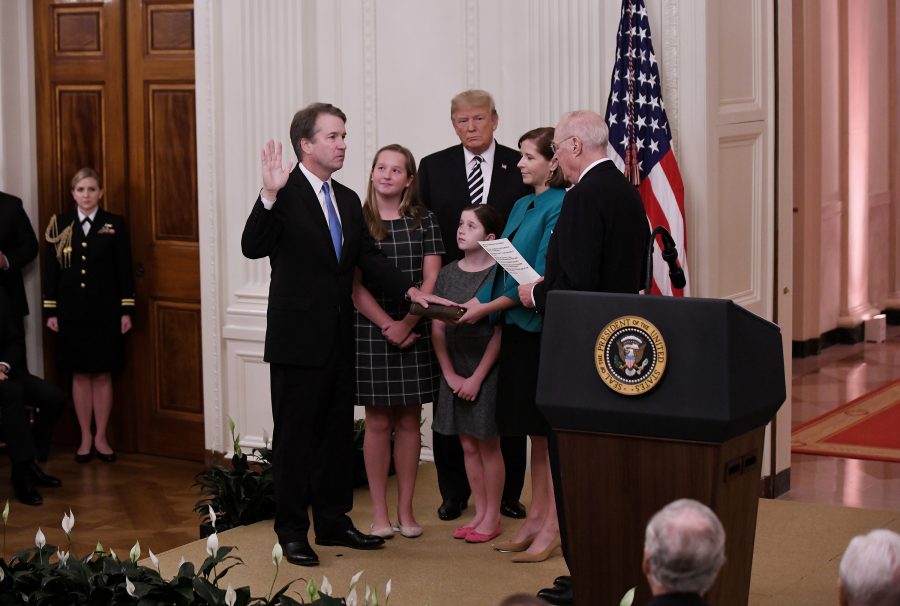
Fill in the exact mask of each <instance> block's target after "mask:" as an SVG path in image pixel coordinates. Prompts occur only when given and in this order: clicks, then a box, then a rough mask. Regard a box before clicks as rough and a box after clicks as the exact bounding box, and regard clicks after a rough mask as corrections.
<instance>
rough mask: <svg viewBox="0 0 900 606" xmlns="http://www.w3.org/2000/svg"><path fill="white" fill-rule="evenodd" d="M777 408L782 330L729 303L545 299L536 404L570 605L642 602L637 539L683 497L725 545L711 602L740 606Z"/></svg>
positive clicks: (595, 296) (556, 295)
mask: <svg viewBox="0 0 900 606" xmlns="http://www.w3.org/2000/svg"><path fill="white" fill-rule="evenodd" d="M648 327H649V328H648ZM642 341H643V343H642ZM651 354H652V355H651ZM643 360H646V363H644V362H643ZM642 364H643V367H641V365H642ZM662 366H664V367H665V368H664V370H661V367H662ZM638 369H640V370H638ZM611 371H612V372H611ZM626 371H630V374H628V373H627V372H626ZM651 375H652V376H651ZM620 379H621V380H620ZM643 379H646V381H644V382H642V380H643ZM648 386H649V387H648ZM631 392H637V395H629V393H631ZM784 399H785V386H784V364H783V358H782V345H781V336H780V330H779V328H778V327H777V326H776V325H774V324H772V323H770V322H768V321H766V320H764V319H762V318H759V317H757V316H755V315H753V314H751V313H750V312H747V311H746V310H744V309H743V308H741V307H739V306H737V305H735V304H734V303H732V302H731V301H724V300H717V299H694V298H671V297H652V296H639V295H615V294H605V293H577V292H565V291H562V292H552V293H550V295H549V297H548V300H547V312H546V318H545V322H544V330H543V336H542V341H541V364H540V376H539V382H538V394H537V401H538V405H539V407H540V408H541V410H542V412H543V413H544V415H545V416H546V417H547V420H548V421H549V422H550V425H551V426H552V427H553V428H554V431H555V432H556V437H557V445H558V461H556V462H555V463H556V464H558V467H559V477H560V478H561V483H560V484H561V485H560V486H559V487H557V488H558V489H560V490H561V492H562V495H563V501H564V507H565V524H566V530H567V535H568V555H569V563H570V566H571V568H572V570H571V572H572V576H573V579H574V589H575V603H576V604H591V605H594V604H597V605H617V604H618V603H619V600H620V598H621V597H622V595H623V594H624V593H625V592H626V591H627V590H628V589H630V588H631V587H634V586H637V588H638V590H637V594H636V596H635V601H634V603H635V604H642V603H643V602H645V601H646V600H648V599H649V598H650V590H649V588H648V586H647V583H646V580H645V579H644V576H643V573H642V572H641V561H642V554H643V544H644V529H645V527H646V524H647V522H648V521H649V519H650V517H651V516H652V515H653V514H654V513H655V512H656V511H658V510H659V509H660V508H662V507H663V506H664V505H666V504H667V503H669V502H671V501H674V500H675V499H678V498H684V497H687V498H692V499H696V500H698V501H700V502H702V503H705V504H706V505H708V506H709V507H710V508H712V509H713V510H714V511H715V512H716V514H717V515H718V516H719V519H720V520H721V521H722V525H723V526H724V527H725V532H726V536H727V539H726V557H727V562H726V564H725V566H724V567H723V568H722V571H721V572H720V573H719V577H718V580H717V581H716V583H715V585H713V587H712V589H711V590H710V593H709V602H710V603H711V604H737V605H741V604H744V605H745V604H747V600H748V595H749V588H750V569H751V565H752V560H753V542H754V538H755V531H756V513H757V505H758V494H759V483H760V470H761V463H762V454H763V439H764V434H765V425H766V423H768V421H769V420H771V418H772V417H773V416H774V415H775V413H776V412H777V410H778V408H779V407H780V405H781V404H782V403H783V402H784Z"/></svg>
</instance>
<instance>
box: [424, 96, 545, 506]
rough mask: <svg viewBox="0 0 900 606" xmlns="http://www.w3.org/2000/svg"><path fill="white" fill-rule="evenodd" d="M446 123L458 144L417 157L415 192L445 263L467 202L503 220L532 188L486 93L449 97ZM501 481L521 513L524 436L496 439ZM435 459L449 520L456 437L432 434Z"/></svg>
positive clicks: (459, 467) (462, 499)
mask: <svg viewBox="0 0 900 606" xmlns="http://www.w3.org/2000/svg"><path fill="white" fill-rule="evenodd" d="M450 123H451V125H452V126H453V130H454V131H455V133H456V136H457V137H458V138H459V144H458V145H453V146H451V147H448V148H446V149H443V150H441V151H438V152H435V153H433V154H429V155H427V156H425V157H424V158H422V161H421V162H420V164H419V174H418V177H417V180H418V182H419V197H420V199H421V200H422V203H423V204H425V206H427V207H428V208H429V209H431V211H432V212H434V214H435V215H436V216H437V219H438V224H439V225H440V226H441V234H442V235H443V238H444V250H445V251H446V253H445V254H444V259H443V262H444V265H447V264H448V263H451V262H453V261H456V260H458V259H459V258H460V257H461V256H462V255H461V252H460V250H459V248H458V247H457V245H456V229H457V225H458V223H459V215H460V213H461V212H462V210H463V208H465V207H466V206H468V205H469V204H487V205H488V206H491V207H493V208H495V209H497V210H498V211H500V214H501V215H502V217H503V221H506V218H507V217H508V216H509V211H510V210H511V209H512V207H513V204H515V202H516V200H518V199H519V198H521V197H522V196H524V195H525V194H528V193H530V192H531V188H530V187H528V186H527V185H525V184H524V183H522V176H521V174H520V173H519V171H518V170H517V169H516V162H518V161H519V153H518V152H517V151H516V150H514V149H512V148H509V147H506V146H505V145H501V144H500V143H498V142H497V141H496V140H495V139H494V132H495V131H496V130H497V126H498V125H499V123H500V116H499V114H498V113H497V108H496V106H495V104H494V99H493V98H492V97H491V95H490V93H488V92H487V91H483V90H467V91H463V92H461V93H459V94H458V95H456V96H455V97H453V99H451V101H450ZM500 446H501V449H502V451H503V461H504V467H505V470H506V474H505V477H506V480H505V482H504V485H503V498H502V501H501V503H500V513H501V514H503V515H505V516H507V517H511V518H524V517H525V507H524V506H523V505H522V503H521V502H520V501H519V498H520V496H521V494H522V486H523V485H524V482H525V463H526V441H525V437H524V436H508V437H503V438H501V439H500ZM434 463H435V467H436V468H437V474H438V487H439V489H440V491H441V498H442V502H441V505H440V507H439V508H438V517H439V518H440V519H442V520H454V519H456V518H458V517H459V516H460V515H462V511H463V510H464V509H465V508H466V507H467V504H468V498H469V494H470V492H471V491H470V490H469V485H468V481H467V479H466V471H465V464H464V462H463V453H462V449H461V448H460V443H459V440H457V439H456V437H455V436H443V435H440V434H438V435H436V436H434Z"/></svg>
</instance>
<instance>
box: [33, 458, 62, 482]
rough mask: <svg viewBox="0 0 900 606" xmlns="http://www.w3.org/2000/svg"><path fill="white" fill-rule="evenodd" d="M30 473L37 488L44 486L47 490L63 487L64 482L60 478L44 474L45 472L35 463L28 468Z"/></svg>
mask: <svg viewBox="0 0 900 606" xmlns="http://www.w3.org/2000/svg"><path fill="white" fill-rule="evenodd" d="M28 472H29V473H30V474H31V481H32V482H34V485H35V486H43V487H45V488H59V487H60V486H62V481H61V480H60V479H59V478H55V477H53V476H51V475H49V474H46V473H44V470H43V469H41V468H40V466H38V464H37V463H36V462H34V461H32V462H31V464H30V465H29V466H28Z"/></svg>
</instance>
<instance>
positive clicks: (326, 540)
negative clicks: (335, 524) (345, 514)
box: [316, 526, 384, 549]
mask: <svg viewBox="0 0 900 606" xmlns="http://www.w3.org/2000/svg"><path fill="white" fill-rule="evenodd" d="M316 545H325V546H328V547H334V546H336V547H349V548H350V549H378V548H379V547H382V546H383V545H384V539H382V538H381V537H376V536H375V535H373V534H363V533H362V532H360V531H358V530H357V529H356V528H354V527H353V526H351V527H350V528H348V529H347V530H344V531H343V532H339V533H337V534H332V535H326V536H318V535H317V536H316Z"/></svg>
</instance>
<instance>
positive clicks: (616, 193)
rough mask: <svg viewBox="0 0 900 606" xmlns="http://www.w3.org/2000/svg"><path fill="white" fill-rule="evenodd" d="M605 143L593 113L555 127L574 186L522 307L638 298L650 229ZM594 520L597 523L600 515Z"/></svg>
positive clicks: (561, 591)
mask: <svg viewBox="0 0 900 606" xmlns="http://www.w3.org/2000/svg"><path fill="white" fill-rule="evenodd" d="M608 142H609V129H608V128H607V126H606V124H605V123H604V122H603V118H602V117H601V116H600V115H598V114H597V113H595V112H591V111H574V112H570V113H567V114H565V115H563V116H562V118H560V120H559V123H558V124H557V125H556V132H555V134H554V140H553V142H552V143H551V146H552V149H553V151H554V154H555V155H554V157H555V158H556V160H557V161H558V162H559V168H560V170H562V172H563V176H564V177H565V178H566V179H567V180H568V181H569V182H571V183H574V184H575V185H574V186H573V187H572V188H571V189H570V190H569V191H568V192H566V196H565V198H564V200H563V207H562V210H561V211H560V213H559V220H558V221H557V223H556V228H555V229H554V230H553V234H552V235H551V236H550V244H549V246H548V248H547V271H546V273H545V275H544V277H543V278H542V279H539V280H538V281H537V282H533V283H531V284H523V285H520V286H519V299H520V301H521V302H522V305H523V306H524V307H527V308H534V309H536V310H537V311H538V312H539V313H544V310H545V306H546V301H547V293H548V292H550V291H551V290H578V291H591V292H618V293H638V292H640V290H641V288H642V285H641V282H642V280H643V277H644V275H645V265H646V255H647V245H648V243H649V240H650V227H649V224H648V222H647V214H646V212H645V211H644V206H643V203H642V201H641V196H640V194H639V193H638V191H637V189H636V188H635V187H634V186H633V185H632V184H631V183H629V182H628V179H626V178H625V175H623V174H622V173H621V171H619V169H618V168H617V167H616V165H615V164H613V162H612V161H611V160H610V159H609V158H608V157H607V152H606V148H607V144H608ZM548 447H549V452H550V472H551V474H552V476H553V486H554V491H555V497H556V508H557V514H558V516H559V525H560V534H561V538H562V547H563V556H564V557H565V558H566V562H567V564H569V565H570V566H569V570H571V563H570V562H569V561H568V537H567V536H566V521H565V509H564V507H563V502H562V494H561V492H560V487H561V485H560V475H559V453H558V451H557V448H556V439H555V436H554V434H553V433H552V432H551V434H550V440H549V442H548ZM597 513H598V515H600V517H601V518H602V513H603V512H602V511H600V512H597ZM606 523H610V524H614V523H615V520H607V521H606ZM575 581H576V582H577V579H575ZM572 595H573V590H572V579H565V578H564V579H562V580H561V581H560V583H556V584H554V586H553V587H548V588H546V589H542V590H541V591H540V592H538V597H540V598H541V599H543V600H545V601H547V602H549V603H551V604H557V605H567V604H572V603H573V600H572Z"/></svg>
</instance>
